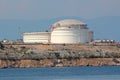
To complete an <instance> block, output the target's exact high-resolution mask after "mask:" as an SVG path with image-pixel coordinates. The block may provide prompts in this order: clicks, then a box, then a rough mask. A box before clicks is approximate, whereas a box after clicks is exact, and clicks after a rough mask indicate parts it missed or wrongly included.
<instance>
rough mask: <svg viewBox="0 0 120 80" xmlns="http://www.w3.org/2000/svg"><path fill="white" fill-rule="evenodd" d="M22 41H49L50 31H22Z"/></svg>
mask: <svg viewBox="0 0 120 80" xmlns="http://www.w3.org/2000/svg"><path fill="white" fill-rule="evenodd" d="M23 42H24V43H49V42H50V32H31V33H23Z"/></svg>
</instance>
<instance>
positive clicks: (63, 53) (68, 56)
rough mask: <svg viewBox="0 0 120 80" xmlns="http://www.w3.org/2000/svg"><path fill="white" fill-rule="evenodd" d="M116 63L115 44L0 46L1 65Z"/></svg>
mask: <svg viewBox="0 0 120 80" xmlns="http://www.w3.org/2000/svg"><path fill="white" fill-rule="evenodd" d="M119 65H120V48H119V47H117V46H91V45H64V44H63V45H47V44H46V45H43V44H32V45H17V44H14V45H13V44H12V45H11V44H7V45H3V46H2V48H1V49H0V68H39V67H70V66H119Z"/></svg>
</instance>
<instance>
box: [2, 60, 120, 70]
mask: <svg viewBox="0 0 120 80" xmlns="http://www.w3.org/2000/svg"><path fill="white" fill-rule="evenodd" d="M116 60H120V59H119V58H117V59H116ZM116 65H119V62H115V61H114V60H113V59H112V58H81V59H71V60H70V59H42V60H0V68H40V67H70V66H116Z"/></svg>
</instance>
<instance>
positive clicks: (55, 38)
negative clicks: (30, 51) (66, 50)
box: [51, 19, 89, 44]
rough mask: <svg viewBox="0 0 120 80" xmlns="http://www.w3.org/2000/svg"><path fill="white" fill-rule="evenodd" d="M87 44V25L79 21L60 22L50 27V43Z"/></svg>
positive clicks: (67, 20)
mask: <svg viewBox="0 0 120 80" xmlns="http://www.w3.org/2000/svg"><path fill="white" fill-rule="evenodd" d="M87 42H89V40H88V28H87V24H85V23H83V22H81V21H79V20H74V19H66V20H61V21H58V22H56V23H54V24H53V25H52V27H51V43H56V44H64V43H68V44H73V43H87Z"/></svg>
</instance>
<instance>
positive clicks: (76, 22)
mask: <svg viewBox="0 0 120 80" xmlns="http://www.w3.org/2000/svg"><path fill="white" fill-rule="evenodd" d="M69 25H87V24H85V23H83V22H81V21H79V20H74V19H65V20H61V21H58V22H56V23H54V24H53V25H52V26H54V27H57V26H69Z"/></svg>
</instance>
